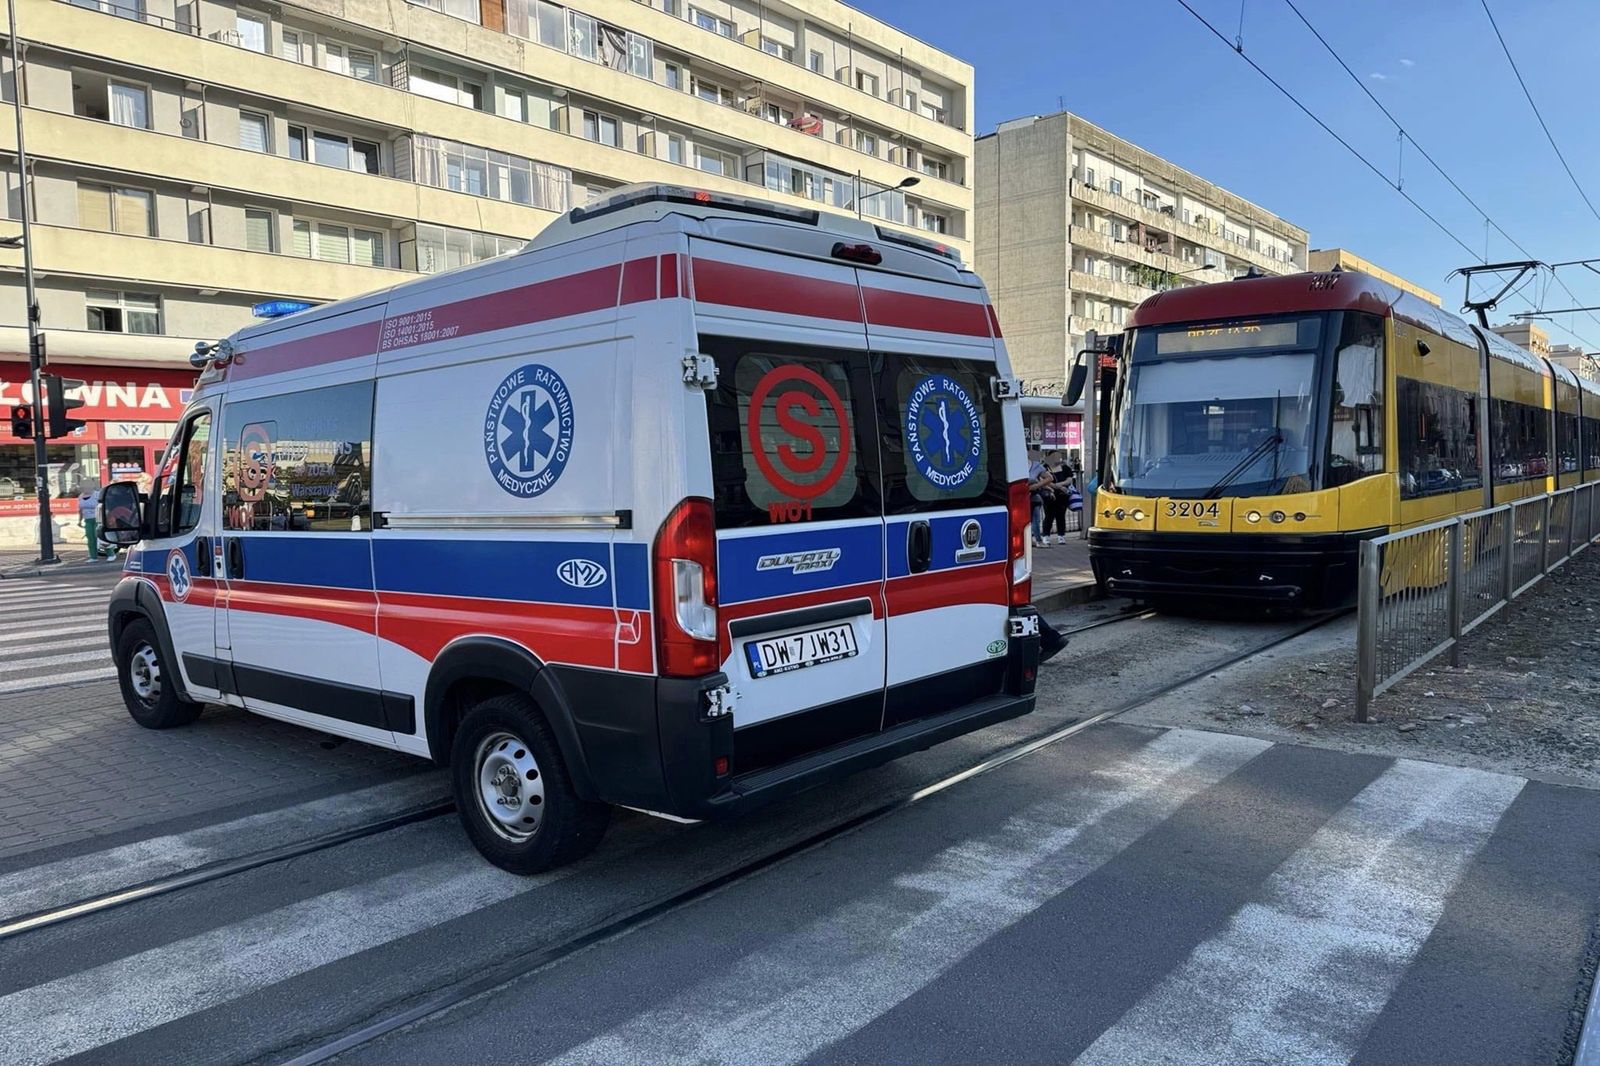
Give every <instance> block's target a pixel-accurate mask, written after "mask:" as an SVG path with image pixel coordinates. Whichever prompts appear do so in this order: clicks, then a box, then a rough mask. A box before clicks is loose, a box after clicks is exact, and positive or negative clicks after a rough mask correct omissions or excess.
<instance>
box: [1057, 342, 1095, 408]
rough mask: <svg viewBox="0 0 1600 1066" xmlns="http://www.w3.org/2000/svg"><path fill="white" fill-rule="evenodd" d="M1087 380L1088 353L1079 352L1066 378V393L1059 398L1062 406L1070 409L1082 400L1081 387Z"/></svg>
mask: <svg viewBox="0 0 1600 1066" xmlns="http://www.w3.org/2000/svg"><path fill="white" fill-rule="evenodd" d="M1088 380H1089V353H1088V352H1079V353H1078V358H1077V359H1076V360H1075V361H1074V362H1073V364H1072V373H1071V374H1070V375H1068V377H1067V393H1066V395H1065V396H1063V397H1062V398H1061V402H1062V406H1064V407H1071V406H1073V405H1074V404H1076V403H1077V402H1078V401H1079V400H1081V399H1082V398H1083V386H1084V384H1085V383H1087V382H1088Z"/></svg>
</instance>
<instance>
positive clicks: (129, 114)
mask: <svg viewBox="0 0 1600 1066" xmlns="http://www.w3.org/2000/svg"><path fill="white" fill-rule="evenodd" d="M110 92H111V121H112V122H114V123H116V124H117V125H118V126H132V127H134V128H135V129H141V130H147V129H149V128H150V91H149V90H148V89H146V88H145V87H144V86H142V85H125V84H123V83H122V82H117V81H114V82H112V83H111V86H110Z"/></svg>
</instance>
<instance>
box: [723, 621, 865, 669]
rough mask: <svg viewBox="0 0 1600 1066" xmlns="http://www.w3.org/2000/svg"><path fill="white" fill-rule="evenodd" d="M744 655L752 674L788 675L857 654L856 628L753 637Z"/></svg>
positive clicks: (829, 627) (845, 624) (843, 627)
mask: <svg viewBox="0 0 1600 1066" xmlns="http://www.w3.org/2000/svg"><path fill="white" fill-rule="evenodd" d="M744 654H745V658H746V659H748V660H749V661H750V676H751V677H766V676H768V675H769V674H786V673H788V672H789V671H791V670H799V669H801V668H803V667H807V666H819V665H821V664H822V663H831V662H835V661H836V660H839V659H848V658H850V657H851V656H852V655H855V654H856V631H855V627H854V626H852V625H851V624H850V623H848V622H846V623H844V624H843V625H836V626H823V627H822V628H821V629H808V630H806V631H805V632H803V633H790V634H789V635H788V636H786V637H769V638H767V639H766V640H752V641H748V642H746V644H745V646H744Z"/></svg>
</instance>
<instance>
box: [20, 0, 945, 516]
mask: <svg viewBox="0 0 1600 1066" xmlns="http://www.w3.org/2000/svg"><path fill="white" fill-rule="evenodd" d="M17 23H18V30H19V33H18V36H19V38H20V40H21V42H22V47H23V64H22V65H23V77H22V100H23V104H24V115H25V121H26V138H27V150H28V155H29V158H30V162H31V171H32V172H31V175H30V182H29V186H28V196H27V199H28V201H29V202H30V203H31V206H32V210H33V213H34V214H33V218H34V220H35V222H36V226H35V229H34V244H35V248H34V253H35V263H36V267H37V270H38V272H39V277H40V293H39V302H40V306H41V310H42V316H41V317H42V322H43V326H44V329H45V332H46V335H47V346H48V351H49V356H50V360H51V363H52V365H53V367H55V368H57V369H63V370H64V372H66V373H67V374H69V376H74V377H80V378H83V379H85V380H86V381H89V382H90V386H91V390H92V399H93V402H91V403H90V404H89V405H88V406H87V407H86V410H87V411H88V414H89V418H90V421H91V425H90V427H89V429H88V430H86V431H85V434H86V437H85V439H83V440H82V441H81V442H78V443H77V444H75V445H72V446H68V445H66V444H60V445H54V446H53V451H52V465H53V466H54V467H56V468H58V469H60V470H63V471H65V470H67V469H71V470H73V471H75V472H76V473H81V474H95V475H99V476H102V477H109V476H124V475H127V476H133V475H136V474H137V473H139V472H147V471H149V470H151V469H153V464H154V463H155V462H156V459H157V455H158V453H159V450H160V448H161V446H162V444H163V443H164V440H165V435H166V431H167V427H168V425H169V424H170V423H171V421H172V420H173V418H174V417H175V415H176V413H177V410H178V408H179V406H180V405H181V403H182V402H183V399H184V398H185V390H186V389H187V387H188V384H189V383H190V382H191V381H192V376H191V375H189V374H188V372H187V356H188V354H189V352H190V351H191V350H192V349H193V346H194V343H195V341H197V340H215V339H217V338H218V337H221V336H223V335H225V334H227V333H229V332H231V331H232V330H234V329H236V328H238V327H239V326H241V325H243V324H244V323H246V322H247V321H249V318H250V308H251V306H252V305H253V304H255V303H256V302H258V301H262V300H266V299H273V298H288V299H294V300H307V301H314V302H316V301H326V300H331V299H336V298H339V297H344V296H350V295H353V294H356V293H360V292H364V291H368V290H371V289H375V288H379V287H382V286H385V285H390V284H393V283H395V282H398V281H403V280H405V279H406V278H408V277H412V276H415V275H416V274H418V273H431V272H434V271H439V270H444V269H447V268H449V267H453V266H458V265H462V264H466V263H470V262H474V261H477V260H480V259H483V258H486V257H488V256H492V255H496V254H499V253H503V252H507V251H510V250H513V249H515V248H517V247H520V246H521V245H522V243H523V242H525V241H526V240H528V239H529V238H531V237H532V236H533V235H534V234H536V233H537V232H538V231H539V230H540V229H541V228H542V227H543V226H544V225H545V224H546V223H547V222H549V221H550V220H551V219H553V218H555V217H557V216H558V215H559V214H560V213H561V212H564V211H566V210H567V209H569V208H570V207H572V206H574V205H581V204H583V203H585V202H586V201H587V200H589V199H590V198H592V197H594V196H596V195H598V194H601V193H604V192H606V191H608V190H611V189H613V188H616V187H617V186H620V185H623V184H627V183H630V182H638V181H666V182H678V183H687V184H695V185H698V186H701V187H704V188H708V189H712V190H717V191H721V192H729V193H735V194H740V195H746V196H758V197H764V198H768V199H771V200H774V201H777V202H781V203H786V204H790V205H794V206H805V205H810V206H817V207H823V208H827V209H832V210H835V211H845V212H848V211H852V210H855V209H856V205H857V203H858V200H859V206H860V210H861V211H862V213H863V214H865V215H867V216H870V217H872V218H875V219H877V220H879V221H880V222H882V223H884V224H887V225H890V226H896V227H902V228H905V229H908V230H912V231H915V232H917V233H919V234H921V235H923V236H933V237H935V239H939V240H942V241H944V242H946V243H948V244H949V245H951V246H952V247H954V248H955V249H956V250H957V251H958V252H960V253H961V254H962V256H963V258H966V259H970V253H971V243H970V241H971V232H970V230H971V213H972V191H971V186H970V174H969V169H970V161H971V155H972V134H971V133H970V132H969V131H970V123H971V118H970V116H971V115H972V107H973V100H972V92H973V77H972V68H971V67H970V66H969V65H967V64H965V63H963V62H961V61H960V60H957V59H955V58H953V57H952V56H950V55H948V54H946V53H943V52H941V51H939V50H937V49H935V48H933V47H931V46H929V45H926V44H924V43H922V42H921V41H918V40H917V39H916V38H914V37H911V36H909V35H908V34H906V33H904V32H902V31H900V30H898V29H895V28H894V27H891V26H888V25H886V24H884V23H882V22H880V21H878V20H876V19H874V18H872V17H870V16H868V15H865V14H863V13H861V12H859V11H856V10H854V9H853V8H850V7H847V6H845V5H844V4H842V3H838V2H836V0H781V2H774V0H574V2H573V3H571V4H567V3H553V2H548V0H417V2H406V0H305V2H304V3H289V2H270V0H237V2H236V0H17ZM6 52H7V58H6V61H5V66H4V69H5V73H6V78H7V82H6V84H7V89H6V93H7V95H6V103H7V104H9V103H10V101H11V100H12V99H13V97H12V95H11V93H12V90H11V88H10V86H11V84H12V79H11V61H10V58H9V53H10V49H9V47H8V48H7V49H6ZM7 153H9V155H8V154H7ZM0 166H3V167H4V169H5V173H6V178H5V180H6V194H7V199H6V209H7V212H8V217H9V218H11V219H13V220H15V219H17V218H18V217H19V213H20V211H21V209H22V203H23V200H24V196H23V193H22V191H21V189H20V187H19V184H18V179H17V174H16V170H17V168H16V156H15V136H14V134H13V132H12V122H11V116H10V115H9V114H7V115H5V116H4V121H0ZM906 179H914V180H913V182H912V184H911V187H909V188H900V187H899V186H901V185H902V184H903V183H905V182H906ZM0 232H15V231H14V230H5V229H4V227H3V225H0ZM20 266H21V255H20V253H19V252H17V251H14V250H3V249H0V403H16V402H19V401H20V400H21V399H22V398H23V396H24V394H25V392H26V389H25V387H24V385H23V379H24V377H25V353H26V350H27V347H26V343H25V338H24V331H23V322H24V317H23V297H22V283H21V276H20ZM8 428H9V427H8V426H6V425H0V434H3V433H5V431H6V430H7V429H8ZM32 472H33V458H32V452H31V449H28V448H26V447H24V446H22V445H19V444H17V443H15V442H14V441H12V440H11V438H9V436H0V522H3V519H4V516H5V513H6V511H7V509H8V508H9V509H10V510H13V511H14V510H18V509H19V508H22V509H26V508H27V507H31V501H30V500H26V499H25V500H22V501H21V503H20V504H19V503H18V502H17V501H16V500H15V499H8V497H18V496H31V493H32V488H31V485H32ZM61 476H62V478H63V481H62V485H59V486H57V488H58V490H61V489H63V488H66V487H70V486H67V485H66V479H67V475H66V474H62V475H61Z"/></svg>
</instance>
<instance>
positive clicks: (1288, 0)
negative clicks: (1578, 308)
mask: <svg viewBox="0 0 1600 1066" xmlns="http://www.w3.org/2000/svg"><path fill="white" fill-rule="evenodd" d="M1283 2H1284V3H1285V4H1287V5H1288V7H1289V10H1290V11H1293V12H1294V13H1295V17H1297V18H1298V19H1299V20H1300V21H1301V23H1303V24H1304V25H1305V28H1306V29H1308V30H1310V31H1311V36H1313V37H1315V38H1316V39H1317V43H1318V44H1320V45H1322V47H1323V49H1324V50H1325V51H1326V52H1327V53H1328V54H1329V55H1330V56H1332V57H1333V61H1334V62H1335V63H1338V64H1339V66H1340V67H1341V68H1342V69H1343V70H1344V72H1345V74H1347V75H1348V76H1349V78H1350V80H1351V81H1353V82H1355V83H1356V87H1357V88H1359V89H1360V90H1361V91H1362V92H1363V93H1365V94H1366V97H1367V99H1368V100H1371V101H1372V103H1373V104H1374V105H1375V106H1376V107H1377V109H1378V110H1379V111H1382V112H1383V117H1384V118H1386V119H1388V120H1389V122H1390V123H1391V124H1392V125H1393V126H1394V128H1395V130H1396V131H1397V132H1398V133H1399V136H1400V138H1401V144H1402V145H1404V143H1405V141H1410V142H1411V147H1413V148H1415V149H1416V150H1417V154H1419V155H1421V156H1422V158H1423V159H1425V160H1427V162H1428V165H1429V166H1431V167H1433V169H1434V170H1435V171H1437V172H1438V174H1439V176H1440V177H1441V178H1443V179H1444V180H1445V181H1446V183H1448V184H1449V186H1450V187H1451V188H1452V189H1454V190H1455V191H1456V192H1457V193H1459V194H1460V195H1461V198H1462V199H1463V200H1465V201H1466V202H1467V203H1468V204H1470V205H1471V206H1472V209H1473V210H1474V211H1476V212H1477V213H1478V214H1479V215H1480V216H1481V217H1482V218H1483V221H1484V225H1485V226H1492V227H1493V228H1494V229H1495V230H1496V231H1498V232H1499V234H1500V236H1502V237H1504V238H1505V239H1506V240H1507V241H1509V242H1510V243H1511V245H1512V247H1514V248H1516V249H1517V251H1519V252H1521V253H1522V254H1523V255H1524V256H1526V257H1527V258H1528V259H1537V258H1538V257H1537V256H1535V255H1534V254H1533V253H1532V252H1530V251H1528V249H1527V248H1526V247H1524V246H1523V244H1522V242H1521V241H1519V240H1517V239H1516V238H1515V237H1513V236H1512V235H1511V234H1510V233H1509V232H1508V231H1507V230H1506V228H1505V227H1504V226H1502V225H1500V223H1498V222H1496V221H1495V220H1494V216H1493V215H1491V214H1489V212H1488V211H1486V210H1484V208H1483V207H1482V206H1480V205H1479V203H1478V201H1476V200H1474V199H1473V198H1472V196H1471V194H1470V193H1468V192H1467V190H1465V189H1463V188H1462V187H1461V184H1460V182H1458V181H1456V179H1455V178H1453V177H1451V176H1450V173H1449V172H1448V171H1447V170H1445V169H1444V167H1442V166H1440V165H1439V161H1438V160H1436V159H1434V158H1433V156H1432V155H1430V154H1428V150H1427V149H1426V148H1424V147H1423V146H1422V145H1421V144H1419V143H1418V142H1417V139H1416V138H1415V137H1414V136H1412V134H1411V131H1409V130H1407V129H1406V128H1405V126H1404V125H1402V124H1401V122H1400V120H1399V119H1397V118H1395V117H1394V113H1393V112H1391V111H1390V110H1389V109H1388V107H1386V106H1384V103H1383V101H1382V100H1380V99H1378V97H1377V94H1376V93H1374V92H1373V91H1372V90H1371V89H1370V88H1368V87H1367V83H1366V82H1365V81H1363V80H1362V79H1361V78H1360V77H1359V76H1358V75H1357V74H1356V72H1355V71H1354V70H1352V69H1350V64H1349V63H1346V62H1345V61H1344V57H1343V56H1341V55H1340V54H1339V52H1338V50H1337V49H1335V48H1334V47H1333V45H1332V44H1330V43H1329V42H1328V39H1327V38H1326V37H1324V36H1323V35H1322V31H1320V30H1318V29H1317V27H1316V26H1314V25H1313V24H1312V22H1311V20H1310V19H1308V18H1306V16H1305V13H1304V12H1302V11H1301V10H1300V8H1299V7H1298V6H1296V5H1295V2H1294V0H1283ZM1492 18H1493V16H1491V20H1492ZM1497 32H1498V31H1497ZM1504 43H1505V42H1504V41H1503V40H1502V41H1501V44H1502V46H1504ZM1507 58H1510V56H1509V53H1508V54H1507ZM1519 78H1520V75H1519ZM1524 89H1526V87H1524ZM1532 102H1533V101H1532V99H1531V98H1530V99H1529V103H1532ZM1553 143H1554V142H1552V144H1553ZM1488 256H1489V250H1488V247H1487V246H1485V248H1484V254H1483V257H1482V259H1481V260H1480V261H1481V262H1487V261H1488ZM1567 265H1571V264H1563V263H1557V264H1553V265H1552V266H1551V270H1550V277H1551V278H1552V279H1554V280H1555V282H1556V283H1557V284H1558V285H1560V286H1561V288H1562V289H1563V290H1565V292H1566V294H1567V295H1568V296H1570V297H1572V301H1573V303H1574V304H1577V303H1581V302H1582V301H1580V300H1579V298H1578V295H1577V293H1575V292H1573V291H1572V289H1571V287H1570V286H1568V285H1567V283H1566V282H1565V281H1563V280H1562V279H1561V276H1560V275H1559V274H1557V273H1556V271H1555V267H1556V266H1567ZM1523 287H1524V286H1520V285H1519V286H1518V287H1517V290H1516V292H1514V293H1512V294H1511V295H1513V296H1515V295H1518V294H1519V293H1521V291H1522V289H1523ZM1548 287H1549V286H1548V282H1546V283H1545V284H1544V286H1543V289H1548ZM1523 302H1524V303H1526V304H1527V305H1528V306H1529V307H1530V308H1533V309H1534V310H1537V309H1538V308H1540V307H1543V306H1544V303H1545V293H1544V291H1541V293H1540V296H1539V302H1538V303H1537V304H1535V303H1534V302H1533V301H1532V300H1529V299H1527V298H1526V297H1523ZM1589 317H1590V318H1591V319H1594V322H1595V325H1597V326H1600V318H1595V316H1594V315H1593V314H1590V315H1589ZM1551 325H1553V326H1556V328H1558V329H1561V330H1562V331H1564V332H1565V333H1567V334H1568V335H1569V336H1571V337H1572V338H1573V339H1574V340H1577V341H1580V342H1582V343H1583V344H1584V345H1585V346H1586V347H1589V348H1593V347H1595V345H1594V344H1593V343H1592V342H1590V341H1588V340H1585V339H1584V338H1583V337H1582V336H1580V335H1579V334H1578V333H1576V332H1574V331H1573V330H1572V329H1571V328H1569V327H1567V326H1561V325H1558V324H1557V323H1556V322H1554V321H1553V320H1552V322H1551Z"/></svg>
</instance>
